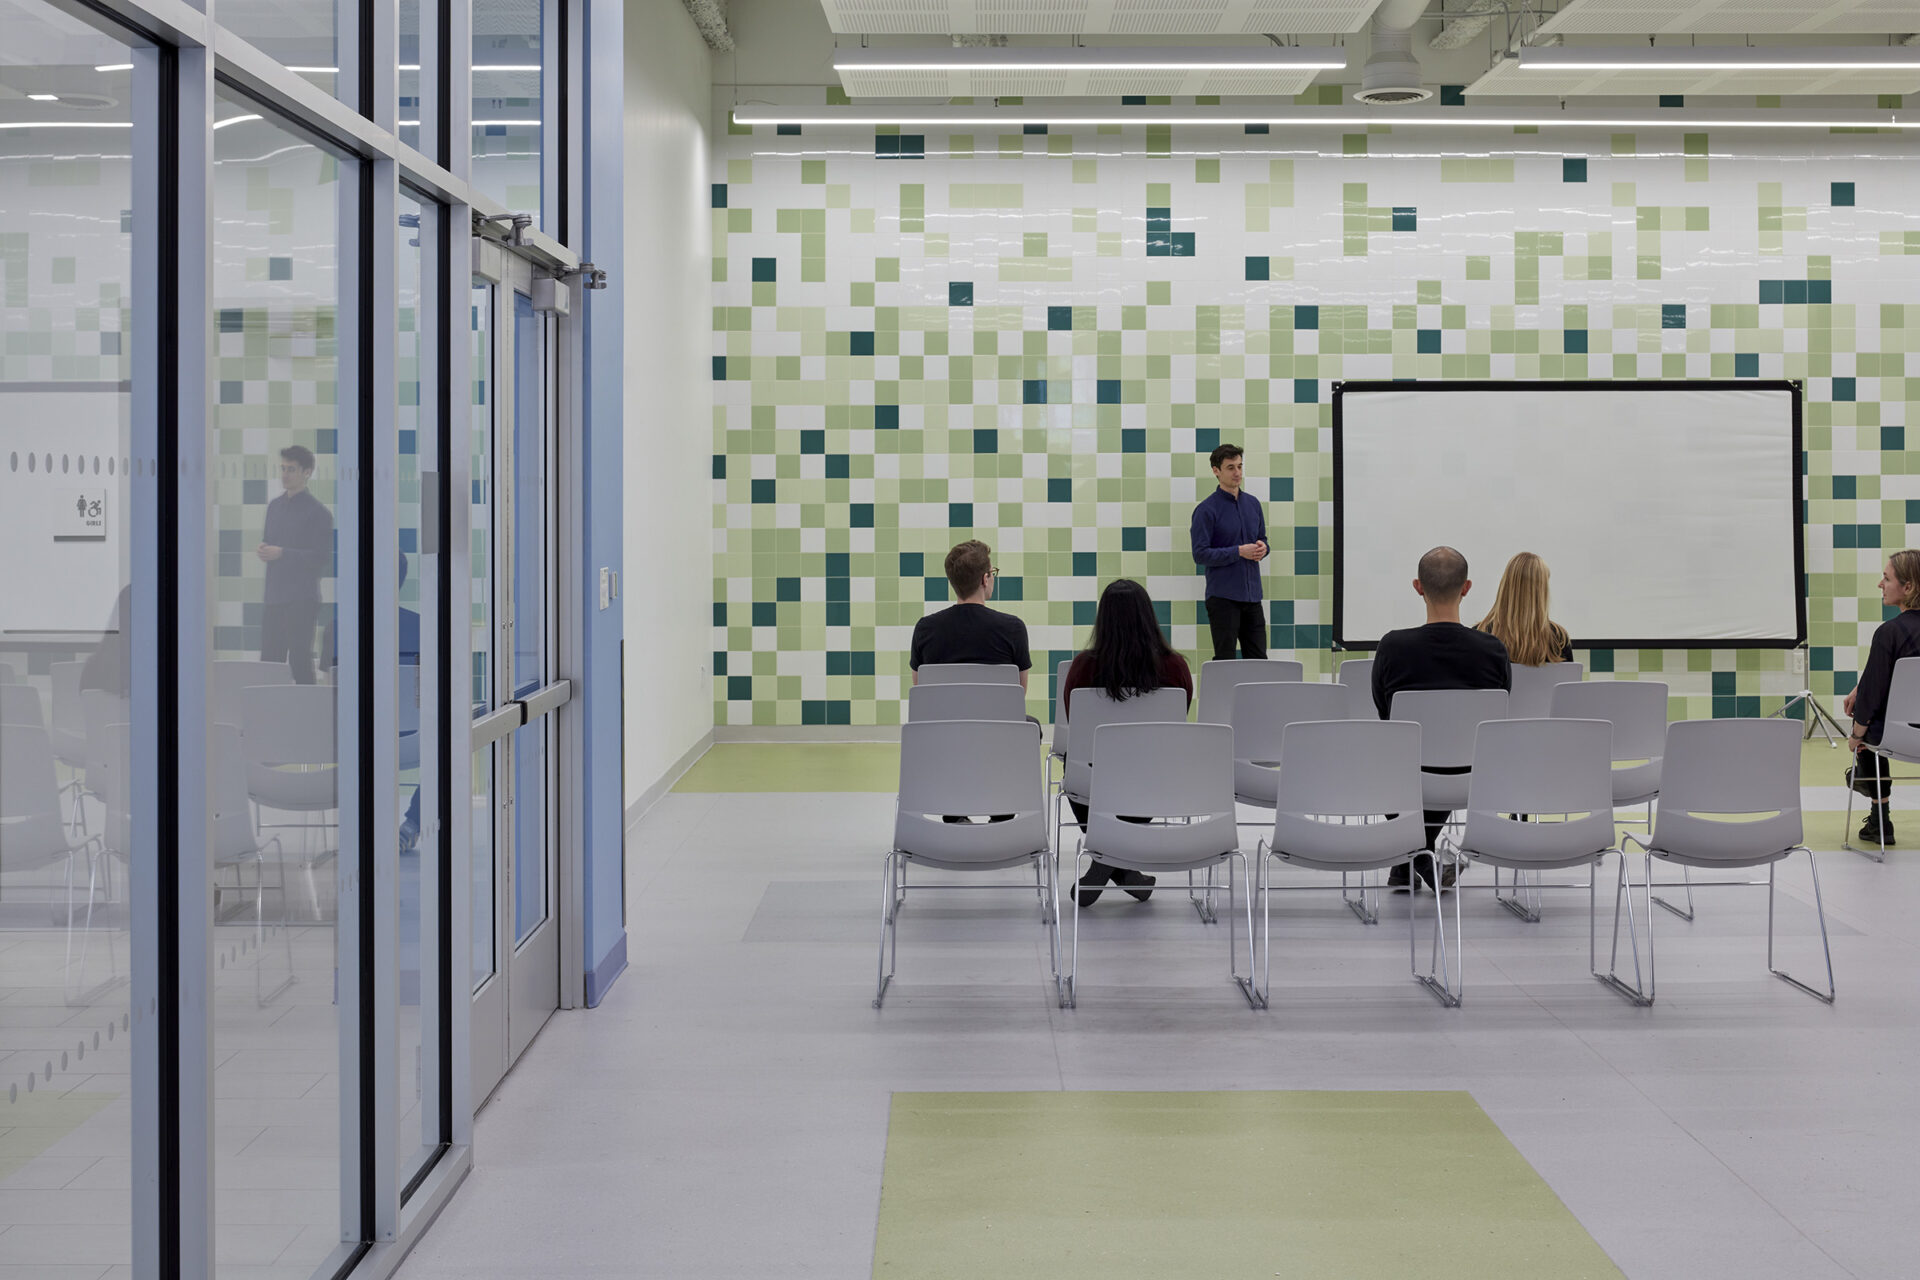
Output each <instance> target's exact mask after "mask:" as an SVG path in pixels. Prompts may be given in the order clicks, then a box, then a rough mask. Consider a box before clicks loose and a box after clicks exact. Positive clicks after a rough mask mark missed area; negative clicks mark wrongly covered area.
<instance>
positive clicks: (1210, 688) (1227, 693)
mask: <svg viewBox="0 0 1920 1280" xmlns="http://www.w3.org/2000/svg"><path fill="white" fill-rule="evenodd" d="M1305 671H1306V668H1305V667H1303V666H1302V665H1301V664H1300V663H1298V662H1294V661H1291V660H1289V659H1286V658H1215V659H1213V660H1212V661H1211V662H1203V663H1201V664H1200V695H1199V697H1198V698H1197V699H1195V701H1196V702H1197V703H1198V704H1199V708H1200V710H1199V714H1198V715H1197V716H1195V719H1197V720H1198V721H1199V722H1200V723H1201V724H1232V723H1233V693H1234V690H1235V689H1238V688H1239V687H1240V686H1241V685H1243V684H1271V683H1273V682H1275V681H1282V682H1284V681H1289V680H1296V681H1297V680H1299V679H1300V678H1301V677H1302V675H1303V674H1304V673H1305Z"/></svg>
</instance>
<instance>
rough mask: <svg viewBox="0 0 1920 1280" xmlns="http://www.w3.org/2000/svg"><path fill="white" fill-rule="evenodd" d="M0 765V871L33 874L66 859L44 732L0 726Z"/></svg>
mask: <svg viewBox="0 0 1920 1280" xmlns="http://www.w3.org/2000/svg"><path fill="white" fill-rule="evenodd" d="M0 761H4V762H5V767H3V768H0V871H28V870H36V869H38V868H40V867H43V866H45V865H47V864H48V863H49V862H52V861H54V860H55V859H57V858H63V857H66V856H67V853H68V845H67V835H66V827H65V824H64V823H63V822H62V820H61V816H60V784H59V783H58V782H56V781H55V780H54V775H53V742H52V739H51V737H50V735H49V732H48V731H47V730H46V729H43V728H41V727H40V726H38V725H30V724H5V723H0Z"/></svg>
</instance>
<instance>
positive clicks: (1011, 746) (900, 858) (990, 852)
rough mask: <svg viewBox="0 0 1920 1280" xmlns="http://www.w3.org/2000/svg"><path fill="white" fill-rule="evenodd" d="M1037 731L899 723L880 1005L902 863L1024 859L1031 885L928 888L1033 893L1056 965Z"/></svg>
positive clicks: (1011, 723) (900, 899)
mask: <svg viewBox="0 0 1920 1280" xmlns="http://www.w3.org/2000/svg"><path fill="white" fill-rule="evenodd" d="M1039 746H1040V728H1039V726H1038V725H1036V724H1034V723H1033V722H1032V721H1030V720H1027V719H1025V718H1021V719H1017V720H994V721H986V720H923V721H920V722H918V723H909V724H906V725H902V726H901V729H900V797H899V802H898V805H897V807H896V809H895V811H894V822H893V846H892V848H890V849H889V850H888V851H887V856H886V859H885V862H884V877H883V880H882V897H881V908H880V964H879V981H878V985H877V986H876V987H875V989H874V993H873V1007H874V1008H876V1009H878V1008H879V1007H880V1004H881V1001H883V1000H884V999H885V998H886V994H887V984H888V983H890V982H891V981H892V980H893V972H894V961H895V958H896V957H897V955H898V952H899V916H900V908H901V905H902V904H903V903H904V901H905V899H906V894H907V887H906V880H905V876H906V869H907V867H908V866H909V865H918V866H925V867H933V868H936V869H939V870H943V871H970V872H972V871H1000V870H1005V869H1007V868H1010V867H1017V866H1021V865H1023V864H1024V865H1030V866H1031V867H1032V869H1033V881H1032V882H1031V883H1022V882H1013V883H1007V884H1003V885H986V886H976V885H940V884H926V883H924V882H922V883H917V884H915V885H914V888H913V892H915V893H922V892H926V891H928V890H930V889H954V888H977V887H985V888H995V887H1004V888H1012V889H1020V890H1023V891H1025V892H1037V893H1038V894H1039V898H1040V919H1041V923H1042V924H1043V925H1044V926H1045V927H1046V930H1047V946H1048V952H1049V955H1051V956H1053V957H1054V961H1053V963H1054V967H1055V969H1056V970H1057V969H1058V963H1059V961H1058V956H1059V913H1058V911H1057V910H1056V909H1055V907H1054V903H1055V901H1056V892H1057V885H1056V877H1055V875H1054V874H1053V859H1052V858H1051V856H1050V854H1049V845H1048V843H1047V826H1046V789H1045V784H1044V782H1043V781H1042V779H1041V777H1040V774H1039V773H1038V772H1037V771H1036V770H1035V769H1034V767H1033V759H1034V753H1035V752H1036V751H1037V749H1038V748H1039ZM953 813H991V814H1003V815H1009V816H1007V817H1005V818H1003V819H996V820H995V821H993V822H970V823H950V822H948V821H946V815H947V814H953Z"/></svg>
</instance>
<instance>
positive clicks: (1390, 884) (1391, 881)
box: [1387, 862, 1413, 893]
mask: <svg viewBox="0 0 1920 1280" xmlns="http://www.w3.org/2000/svg"><path fill="white" fill-rule="evenodd" d="M1387 888H1389V889H1391V890H1393V891H1394V892H1395V893H1409V892H1411V891H1412V889H1413V880H1412V878H1411V877H1409V876H1408V875H1407V864H1406V863H1404V862H1396V863H1394V865H1393V866H1392V867H1391V868H1390V869H1389V870H1388V871H1387Z"/></svg>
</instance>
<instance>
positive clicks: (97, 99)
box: [60, 93, 120, 111]
mask: <svg viewBox="0 0 1920 1280" xmlns="http://www.w3.org/2000/svg"><path fill="white" fill-rule="evenodd" d="M60 105H61V106H63V107H71V108H73V109H74V110H75V111H106V110H108V109H110V108H112V107H117V106H119V105H120V100H119V99H118V98H109V97H108V96H107V95H106V94H104V93H63V94H61V95H60Z"/></svg>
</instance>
